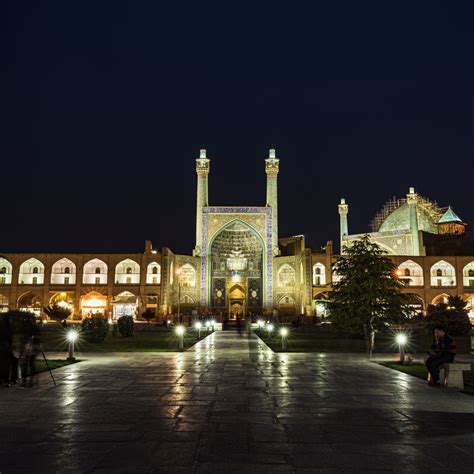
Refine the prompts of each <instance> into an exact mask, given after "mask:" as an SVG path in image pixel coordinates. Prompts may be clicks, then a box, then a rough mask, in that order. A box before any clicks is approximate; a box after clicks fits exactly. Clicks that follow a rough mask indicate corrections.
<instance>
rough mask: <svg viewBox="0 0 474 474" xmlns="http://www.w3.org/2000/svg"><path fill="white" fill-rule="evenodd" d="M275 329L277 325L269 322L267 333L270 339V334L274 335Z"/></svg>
mask: <svg viewBox="0 0 474 474" xmlns="http://www.w3.org/2000/svg"><path fill="white" fill-rule="evenodd" d="M274 329H275V327H274V326H273V324H272V323H269V324H267V334H268V338H269V339H270V336H271V335H272V332H273V330H274Z"/></svg>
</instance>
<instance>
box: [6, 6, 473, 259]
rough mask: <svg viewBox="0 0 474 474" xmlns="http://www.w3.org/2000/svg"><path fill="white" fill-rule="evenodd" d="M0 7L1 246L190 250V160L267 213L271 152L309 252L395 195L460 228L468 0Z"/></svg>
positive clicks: (221, 201)
mask: <svg viewBox="0 0 474 474" xmlns="http://www.w3.org/2000/svg"><path fill="white" fill-rule="evenodd" d="M9 3H10V5H9V12H8V17H7V18H8V28H9V31H8V37H9V39H10V46H11V48H10V52H9V54H8V55H7V57H6V59H5V62H6V64H5V65H6V71H7V78H8V79H9V83H8V87H7V88H4V89H3V91H4V93H5V94H6V95H7V106H8V119H9V122H8V130H7V132H8V137H9V141H8V152H7V163H6V164H3V165H2V175H3V176H4V175H5V174H6V177H7V179H6V186H4V188H3V191H4V192H3V199H2V205H1V207H2V223H3V225H2V229H1V232H0V251H5V252H6V251H29V250H44V251H87V250H89V251H111V252H113V251H133V250H136V251H141V250H142V247H143V241H144V240H145V239H151V240H152V241H153V242H154V244H155V245H156V246H157V247H162V246H169V247H171V248H172V249H173V250H174V251H176V252H185V253H189V252H190V251H191V249H192V247H193V245H194V236H195V193H196V175H195V170H194V166H195V163H194V159H195V158H196V157H197V156H198V153H199V148H201V147H205V148H207V150H208V156H209V157H210V158H211V160H212V161H211V175H210V184H209V193H210V203H211V204H215V205H225V204H237V205H240V204H257V205H264V204H265V173H264V159H265V158H266V156H267V153H268V148H269V147H270V146H271V145H272V144H274V145H275V147H276V148H277V155H278V157H279V158H280V177H279V205H280V235H281V236H288V235H294V234H305V235H306V237H307V239H308V242H309V244H310V245H312V246H313V248H317V247H319V246H320V245H322V244H324V242H325V241H326V240H327V239H334V240H336V241H337V239H338V227H339V217H338V214H337V204H338V201H339V198H340V197H345V198H346V199H347V200H348V201H349V204H350V214H349V230H350V231H351V232H364V231H366V230H367V229H368V225H369V222H370V221H371V219H372V218H373V216H374V214H375V213H376V212H377V211H378V210H379V209H380V208H381V207H382V205H383V204H384V202H385V201H386V200H387V199H389V198H390V197H392V196H393V195H397V196H403V195H404V194H405V193H406V192H407V190H408V187H409V186H414V187H415V188H416V190H417V191H419V192H420V193H421V194H423V195H425V196H427V197H430V198H432V199H434V200H437V201H438V203H439V204H440V205H443V206H444V205H448V204H451V205H453V206H454V209H455V210H456V212H457V213H458V214H459V215H460V217H462V218H463V219H464V220H466V221H468V222H470V223H471V225H472V226H474V206H473V198H472V195H473V188H474V164H473V163H474V160H473V145H474V139H473V106H474V28H473V23H472V18H473V16H474V8H473V6H472V2H446V1H429V2H428V1H425V2H419V1H413V0H412V1H406V2H384V1H380V0H377V1H374V2H369V1H364V2H356V1H353V0H350V1H331V2H309V1H308V2H290V1H285V2H276V1H271V2H270V1H269V2H267V1H258V2H248V3H247V2H233V3H231V2H223V1H216V2H205V1H204V2H202V1H199V2H196V1H193V2H187V1H180V2H162V1H155V2H146V3H145V2H139V1H133V2H132V1H128V2H124V1H120V0H117V1H115V2H97V1H95V2H90V3H89V2H82V1H81V2H70V1H61V2H48V1H41V2H38V1H34V2H33V1H32V2H21V1H16V0H15V1H10V2H9ZM3 176H2V182H3V183H4V184H5V179H4V178H3ZM470 233H471V234H472V230H471V231H470Z"/></svg>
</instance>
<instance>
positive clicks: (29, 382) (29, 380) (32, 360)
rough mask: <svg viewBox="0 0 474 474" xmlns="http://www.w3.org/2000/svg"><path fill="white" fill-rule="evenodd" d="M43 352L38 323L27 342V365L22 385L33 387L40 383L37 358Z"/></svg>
mask: <svg viewBox="0 0 474 474" xmlns="http://www.w3.org/2000/svg"><path fill="white" fill-rule="evenodd" d="M40 352H41V339H40V332H39V329H38V326H37V325H34V326H33V327H32V329H31V334H30V337H29V338H28V339H27V341H26V344H25V365H24V369H23V370H22V372H23V374H24V376H23V381H22V384H21V386H22V387H33V385H37V384H38V374H37V371H36V358H37V357H38V354H39V353H40Z"/></svg>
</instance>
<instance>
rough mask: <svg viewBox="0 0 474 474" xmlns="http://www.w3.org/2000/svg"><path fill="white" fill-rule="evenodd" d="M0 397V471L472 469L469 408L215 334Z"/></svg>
mask: <svg viewBox="0 0 474 474" xmlns="http://www.w3.org/2000/svg"><path fill="white" fill-rule="evenodd" d="M81 358H83V359H84V361H83V362H81V363H80V364H75V365H72V366H67V367H64V368H61V369H58V370H56V371H55V374H56V379H57V381H58V385H57V386H56V387H54V386H53V385H52V384H51V380H50V378H49V374H42V375H41V376H40V382H41V383H40V387H39V388H34V389H29V390H20V389H18V388H15V387H12V388H10V389H8V390H0V420H1V425H2V429H1V430H0V471H1V472H15V473H16V472H19V473H22V472H39V473H41V472H48V473H49V472H60V473H61V472H64V473H66V472H71V473H73V472H74V473H75V472H104V473H108V472H114V473H115V472H118V473H121V472H133V473H141V472H143V473H155V472H156V473H167V472H169V473H187V472H190V473H191V472H192V473H219V474H222V473H225V474H229V473H234V472H235V473H237V472H238V473H246V472H249V473H252V474H254V473H271V474H278V473H285V474H286V473H300V472H301V473H307V472H311V473H313V472H328V473H329V472H338V473H339V472H350V473H351V474H352V473H357V472H364V473H367V472H397V474H398V473H400V472H401V473H403V472H430V473H435V472H446V471H453V472H473V471H474V461H473V460H474V432H473V428H472V427H473V426H474V399H473V398H472V397H469V396H467V395H464V394H461V393H457V392H455V391H452V390H449V391H448V390H432V389H430V388H429V387H427V386H426V384H425V383H424V382H423V381H420V380H418V379H416V378H414V377H410V376H408V375H405V374H402V373H395V372H392V371H390V370H388V369H386V368H384V367H380V366H378V365H375V364H373V363H370V362H368V361H366V360H365V358H364V356H362V355H348V354H326V355H324V357H322V356H321V355H319V354H276V353H273V352H271V351H269V350H267V349H266V348H264V347H263V345H261V344H259V342H258V340H257V338H256V337H255V336H252V337H250V338H249V339H247V338H240V339H239V338H238V337H237V336H236V334H234V333H225V332H219V333H215V334H213V335H211V336H209V337H208V338H206V339H204V340H203V341H202V342H200V343H199V344H197V345H196V346H195V347H193V348H191V349H190V350H188V351H186V352H184V353H167V354H164V353H130V354H84V355H82V356H81Z"/></svg>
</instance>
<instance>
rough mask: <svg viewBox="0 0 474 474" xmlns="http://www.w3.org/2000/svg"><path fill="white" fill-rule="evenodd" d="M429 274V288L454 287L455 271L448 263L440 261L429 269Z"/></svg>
mask: <svg viewBox="0 0 474 474" xmlns="http://www.w3.org/2000/svg"><path fill="white" fill-rule="evenodd" d="M430 273H431V286H456V271H455V269H454V267H453V266H452V265H451V264H450V263H449V262H446V261H444V260H440V261H439V262H437V263H435V264H434V265H433V266H432V267H431V271H430ZM440 277H441V278H440ZM439 281H441V285H440V284H439Z"/></svg>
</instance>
